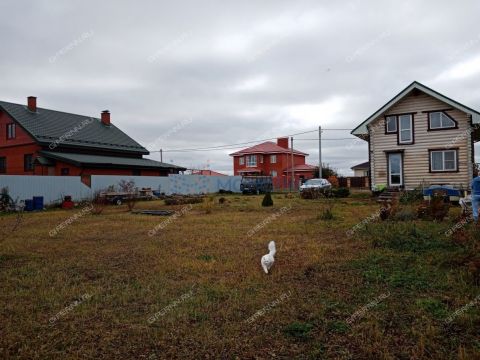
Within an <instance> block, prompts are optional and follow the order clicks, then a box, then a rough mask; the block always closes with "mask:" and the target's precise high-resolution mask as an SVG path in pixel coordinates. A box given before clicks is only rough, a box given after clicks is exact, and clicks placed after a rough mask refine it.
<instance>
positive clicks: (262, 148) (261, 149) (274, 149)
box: [230, 141, 308, 156]
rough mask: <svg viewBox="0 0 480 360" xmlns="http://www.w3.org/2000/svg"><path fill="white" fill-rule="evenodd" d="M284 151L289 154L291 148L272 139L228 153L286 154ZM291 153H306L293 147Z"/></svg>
mask: <svg viewBox="0 0 480 360" xmlns="http://www.w3.org/2000/svg"><path fill="white" fill-rule="evenodd" d="M286 153H288V154H290V153H291V149H290V148H288V149H286V148H283V147H281V146H278V145H277V144H275V143H274V142H272V141H267V142H264V143H261V144H258V145H255V146H252V147H249V148H246V149H243V150H240V151H237V152H234V153H232V154H230V156H236V155H245V154H286ZM293 153H294V154H296V155H305V156H307V155H308V154H306V153H304V152H301V151H298V150H295V149H293Z"/></svg>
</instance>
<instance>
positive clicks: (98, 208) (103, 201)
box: [90, 190, 107, 215]
mask: <svg viewBox="0 0 480 360" xmlns="http://www.w3.org/2000/svg"><path fill="white" fill-rule="evenodd" d="M102 192H103V191H102V190H97V191H95V192H94V193H93V199H92V202H91V203H92V210H91V211H90V212H91V213H92V214H93V215H100V214H101V213H102V212H103V210H104V209H105V206H107V198H106V197H105V196H102V195H101V194H102Z"/></svg>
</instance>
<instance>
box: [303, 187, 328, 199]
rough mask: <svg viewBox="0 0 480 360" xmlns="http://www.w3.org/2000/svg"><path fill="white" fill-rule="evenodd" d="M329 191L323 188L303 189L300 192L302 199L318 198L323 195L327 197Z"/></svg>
mask: <svg viewBox="0 0 480 360" xmlns="http://www.w3.org/2000/svg"><path fill="white" fill-rule="evenodd" d="M329 195H330V191H326V190H323V189H305V190H303V191H302V192H301V193H300V197H301V198H302V199H320V198H323V197H329Z"/></svg>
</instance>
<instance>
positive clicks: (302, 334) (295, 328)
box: [283, 322, 313, 340]
mask: <svg viewBox="0 0 480 360" xmlns="http://www.w3.org/2000/svg"><path fill="white" fill-rule="evenodd" d="M312 329H313V325H312V324H308V323H303V322H294V323H291V324H290V325H288V326H287V327H285V329H284V330H283V331H284V333H285V334H286V335H288V336H290V337H293V338H296V339H299V340H306V339H308V338H309V337H310V331H312Z"/></svg>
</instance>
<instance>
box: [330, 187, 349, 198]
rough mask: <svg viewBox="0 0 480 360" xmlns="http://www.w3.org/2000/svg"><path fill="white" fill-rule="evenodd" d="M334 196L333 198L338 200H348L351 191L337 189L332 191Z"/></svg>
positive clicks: (343, 188) (342, 188)
mask: <svg viewBox="0 0 480 360" xmlns="http://www.w3.org/2000/svg"><path fill="white" fill-rule="evenodd" d="M332 195H333V197H336V198H346V197H349V196H350V190H349V189H348V188H345V187H341V188H337V189H335V188H334V189H332Z"/></svg>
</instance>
